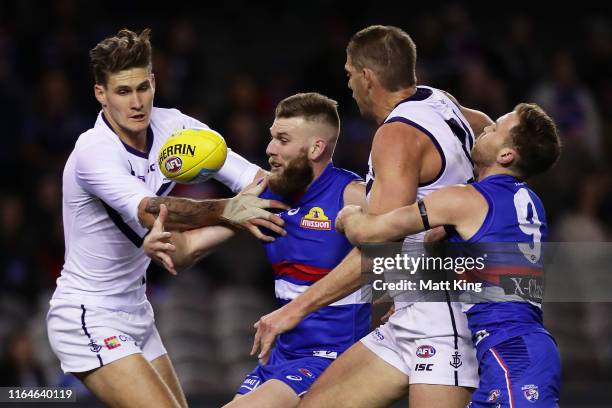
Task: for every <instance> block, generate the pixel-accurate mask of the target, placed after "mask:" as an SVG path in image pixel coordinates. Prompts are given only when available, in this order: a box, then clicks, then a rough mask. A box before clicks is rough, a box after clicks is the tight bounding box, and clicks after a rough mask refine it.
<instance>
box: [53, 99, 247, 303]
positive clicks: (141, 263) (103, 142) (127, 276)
mask: <svg viewBox="0 0 612 408" xmlns="http://www.w3.org/2000/svg"><path fill="white" fill-rule="evenodd" d="M187 127H207V126H206V125H204V124H203V123H201V122H199V121H197V120H195V119H193V118H191V117H189V116H186V115H184V114H182V113H181V112H179V111H178V110H176V109H160V108H153V109H152V111H151V122H150V126H149V128H148V129H147V151H146V152H140V151H138V150H135V149H133V148H131V147H130V146H128V145H126V144H124V143H123V142H122V141H121V139H120V138H119V136H118V135H117V134H116V133H115V132H114V131H113V130H112V127H111V126H110V124H109V123H108V121H107V120H106V118H105V117H104V114H103V113H102V112H101V113H100V114H99V115H98V119H97V120H96V123H95V125H94V127H93V128H92V129H90V130H88V131H86V132H85V133H83V134H82V135H81V136H80V137H79V139H78V140H77V142H76V145H75V148H74V150H73V152H72V154H71V155H70V157H69V158H68V161H67V163H66V166H65V168H64V175H63V221H64V236H65V244H66V254H65V263H64V267H63V270H62V273H61V276H60V277H59V278H58V280H57V289H56V291H55V294H54V298H57V299H70V298H77V299H79V302H80V303H85V304H92V305H101V306H108V305H139V304H142V303H143V302H145V301H146V297H145V285H144V283H145V281H146V278H145V276H144V275H145V271H146V269H147V267H148V265H149V262H150V259H149V258H148V257H147V256H145V254H144V252H143V249H142V243H143V239H144V236H145V235H146V233H147V229H146V228H144V227H142V226H141V225H140V223H139V220H138V205H139V203H140V202H141V200H142V199H144V198H145V197H150V196H154V195H158V196H162V195H167V194H168V193H169V192H170V191H171V190H172V188H173V186H174V183H172V182H170V181H169V180H167V179H165V178H164V177H163V175H162V173H161V172H160V171H159V170H158V168H157V152H158V151H159V149H160V147H161V146H162V145H163V144H164V142H165V141H166V140H167V139H168V137H169V136H170V135H172V133H174V132H176V131H177V130H180V129H183V128H187ZM257 171H258V167H257V166H255V165H253V164H251V163H248V162H247V161H246V160H244V159H243V158H241V157H240V156H238V155H236V154H235V153H233V152H229V153H228V158H227V161H226V162H225V165H224V166H223V168H222V169H221V170H220V172H219V173H218V174H217V176H216V178H217V179H219V180H220V181H221V182H223V183H225V184H226V185H228V187H230V188H232V189H233V190H234V191H237V190H240V189H242V188H243V187H245V186H246V185H248V184H249V183H250V182H251V181H252V180H253V178H254V176H255V174H256V172H257Z"/></svg>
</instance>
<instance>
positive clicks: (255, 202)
mask: <svg viewBox="0 0 612 408" xmlns="http://www.w3.org/2000/svg"><path fill="white" fill-rule="evenodd" d="M266 185H267V179H265V178H264V180H263V181H262V182H261V183H260V184H259V185H254V186H253V187H252V188H250V189H247V190H245V191H244V192H242V193H240V194H238V195H237V196H235V197H232V198H230V199H221V200H192V199H188V198H179V197H146V198H145V199H143V200H142V201H141V202H140V204H139V207H138V215H139V218H140V221H141V223H142V224H143V225H145V226H149V225H153V222H154V220H155V214H158V213H159V207H160V205H161V204H165V205H166V207H167V208H168V218H167V222H166V227H167V229H172V230H179V231H184V230H188V229H193V228H199V227H202V226H210V225H217V224H220V223H226V224H229V225H230V226H234V227H238V228H244V229H247V230H249V231H250V232H251V233H252V234H253V235H255V236H256V237H257V238H259V239H262V240H265V241H270V240H273V238H272V237H269V236H266V235H264V234H262V233H261V231H260V230H259V228H258V227H266V228H268V229H270V230H273V231H276V230H277V227H279V226H280V227H282V226H283V225H284V221H283V220H282V219H281V218H280V217H279V216H277V215H275V214H272V213H270V212H268V211H266V210H264V208H279V209H287V208H288V207H287V205H286V204H284V203H281V202H279V201H276V200H267V199H262V198H259V197H258V196H259V194H261V193H262V192H263V190H264V189H265V187H266ZM281 232H282V231H281Z"/></svg>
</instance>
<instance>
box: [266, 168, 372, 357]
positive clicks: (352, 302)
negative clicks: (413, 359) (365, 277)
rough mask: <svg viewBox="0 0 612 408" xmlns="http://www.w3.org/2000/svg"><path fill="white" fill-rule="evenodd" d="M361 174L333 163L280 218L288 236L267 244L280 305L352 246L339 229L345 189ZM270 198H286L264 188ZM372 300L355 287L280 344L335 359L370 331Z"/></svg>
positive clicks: (291, 351) (300, 353) (303, 353)
mask: <svg viewBox="0 0 612 408" xmlns="http://www.w3.org/2000/svg"><path fill="white" fill-rule="evenodd" d="M358 179H359V177H358V176H357V175H355V174H353V173H351V172H349V171H346V170H343V169H338V168H336V167H334V166H333V165H332V164H329V165H328V166H327V168H326V169H325V170H324V171H323V173H322V174H321V175H320V176H319V177H318V178H317V179H316V180H315V181H314V182H313V183H312V185H311V186H310V187H309V188H308V190H306V192H305V193H304V194H303V195H302V196H301V197H299V198H298V199H297V200H295V201H294V202H292V203H290V204H291V207H292V208H291V209H290V210H288V211H286V212H282V213H281V214H280V216H281V217H282V218H283V220H284V221H285V229H286V230H287V235H286V236H283V237H278V238H276V240H275V241H274V242H271V243H267V244H266V253H267V256H268V259H269V261H270V263H271V264H272V269H273V271H274V279H275V291H276V297H277V299H278V301H279V303H280V304H281V305H284V304H286V303H288V302H290V301H291V300H292V299H294V298H296V297H297V296H299V295H300V294H301V293H303V292H305V291H306V290H307V289H308V287H309V286H310V285H312V284H313V283H315V282H316V281H318V280H319V279H321V278H323V277H324V276H325V275H326V274H327V273H328V272H329V271H331V270H332V269H333V268H334V267H335V266H336V265H338V264H339V263H340V261H342V259H344V257H345V256H346V255H347V254H348V253H349V252H350V250H351V249H352V248H353V246H352V245H351V244H350V242H349V241H348V240H347V239H346V237H345V236H344V235H342V234H340V233H338V232H336V230H335V227H334V222H335V219H336V215H337V214H338V212H339V211H340V210H341V209H342V208H343V207H344V198H343V195H344V189H345V187H346V186H347V185H348V184H349V183H351V182H352V181H355V180H358ZM263 196H265V197H266V198H273V199H277V200H280V201H285V202H287V200H286V198H283V197H279V196H277V195H276V194H274V193H272V192H271V191H270V190H266V191H265V192H264V194H263ZM369 302H370V299H369V298H368V297H367V296H366V295H362V291H361V290H357V291H355V292H353V293H352V294H350V295H348V296H347V297H345V298H344V299H341V300H339V301H337V302H335V303H332V304H331V305H330V306H327V307H324V308H322V309H319V310H318V311H316V312H314V313H312V314H310V315H308V316H307V317H306V318H305V319H304V320H302V322H301V323H300V324H299V325H298V326H297V327H296V328H294V329H293V330H291V331H288V332H286V333H283V334H281V335H280V336H278V338H277V340H276V345H277V348H278V349H280V350H281V351H282V352H283V353H285V354H288V355H292V356H296V357H297V356H318V357H325V358H336V357H337V356H338V354H339V353H341V352H343V351H344V350H346V349H347V348H348V347H350V346H351V345H352V344H353V343H355V342H356V341H357V340H359V339H361V338H362V337H363V336H365V335H366V334H367V333H368V331H369V329H370V309H371V306H370V304H369Z"/></svg>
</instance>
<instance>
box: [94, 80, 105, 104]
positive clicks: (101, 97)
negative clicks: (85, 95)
mask: <svg viewBox="0 0 612 408" xmlns="http://www.w3.org/2000/svg"><path fill="white" fill-rule="evenodd" d="M94 95H95V96H96V99H97V100H98V102H100V105H102V106H103V107H106V90H105V89H104V86H103V85H101V84H94Z"/></svg>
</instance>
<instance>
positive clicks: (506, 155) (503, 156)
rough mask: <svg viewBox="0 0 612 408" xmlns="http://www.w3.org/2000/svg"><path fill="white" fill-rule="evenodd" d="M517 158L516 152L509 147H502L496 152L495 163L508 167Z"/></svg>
mask: <svg viewBox="0 0 612 408" xmlns="http://www.w3.org/2000/svg"><path fill="white" fill-rule="evenodd" d="M517 159H518V153H517V152H516V150H514V149H513V148H511V147H502V148H501V150H500V151H499V153H497V163H498V164H500V165H502V166H504V167H509V166H511V165H512V164H513V163H515V162H516V160H517Z"/></svg>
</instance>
